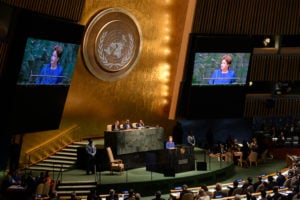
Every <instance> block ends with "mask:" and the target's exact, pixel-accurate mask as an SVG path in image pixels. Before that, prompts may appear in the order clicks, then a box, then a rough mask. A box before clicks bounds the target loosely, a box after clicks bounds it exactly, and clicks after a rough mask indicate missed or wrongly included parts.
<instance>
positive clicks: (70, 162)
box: [43, 159, 76, 165]
mask: <svg viewBox="0 0 300 200" xmlns="http://www.w3.org/2000/svg"><path fill="white" fill-rule="evenodd" d="M43 162H48V163H61V164H72V165H75V164H76V161H70V160H56V159H45V160H43Z"/></svg>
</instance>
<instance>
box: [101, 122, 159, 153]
mask: <svg viewBox="0 0 300 200" xmlns="http://www.w3.org/2000/svg"><path fill="white" fill-rule="evenodd" d="M104 145H105V147H108V146H110V147H111V149H112V151H113V152H114V154H115V155H123V154H130V153H137V152H147V151H154V150H160V149H164V129H163V128H162V127H150V128H143V129H129V130H119V131H104Z"/></svg>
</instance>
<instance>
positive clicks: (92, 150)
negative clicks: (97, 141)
mask: <svg viewBox="0 0 300 200" xmlns="http://www.w3.org/2000/svg"><path fill="white" fill-rule="evenodd" d="M85 150H86V153H87V156H88V161H87V167H86V174H87V175H89V174H90V172H92V174H94V173H95V171H96V169H95V155H96V152H97V150H96V147H95V145H94V144H93V141H92V140H91V139H89V140H88V144H87V145H86V148H85Z"/></svg>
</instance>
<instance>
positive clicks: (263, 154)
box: [260, 149, 268, 163]
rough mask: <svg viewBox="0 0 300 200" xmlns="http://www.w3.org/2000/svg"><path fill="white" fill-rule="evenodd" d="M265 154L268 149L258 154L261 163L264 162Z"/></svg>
mask: <svg viewBox="0 0 300 200" xmlns="http://www.w3.org/2000/svg"><path fill="white" fill-rule="evenodd" d="M267 154H268V149H266V150H264V151H263V152H262V153H261V155H260V160H261V162H262V163H264V162H266V157H267Z"/></svg>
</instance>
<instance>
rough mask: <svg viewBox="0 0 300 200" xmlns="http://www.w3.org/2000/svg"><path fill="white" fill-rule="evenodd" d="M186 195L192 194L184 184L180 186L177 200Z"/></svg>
mask: <svg viewBox="0 0 300 200" xmlns="http://www.w3.org/2000/svg"><path fill="white" fill-rule="evenodd" d="M186 193H192V192H191V191H190V190H189V189H188V186H187V185H186V184H184V185H182V191H181V192H180V196H179V199H180V200H181V199H182V197H183V195H185V194H186Z"/></svg>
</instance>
